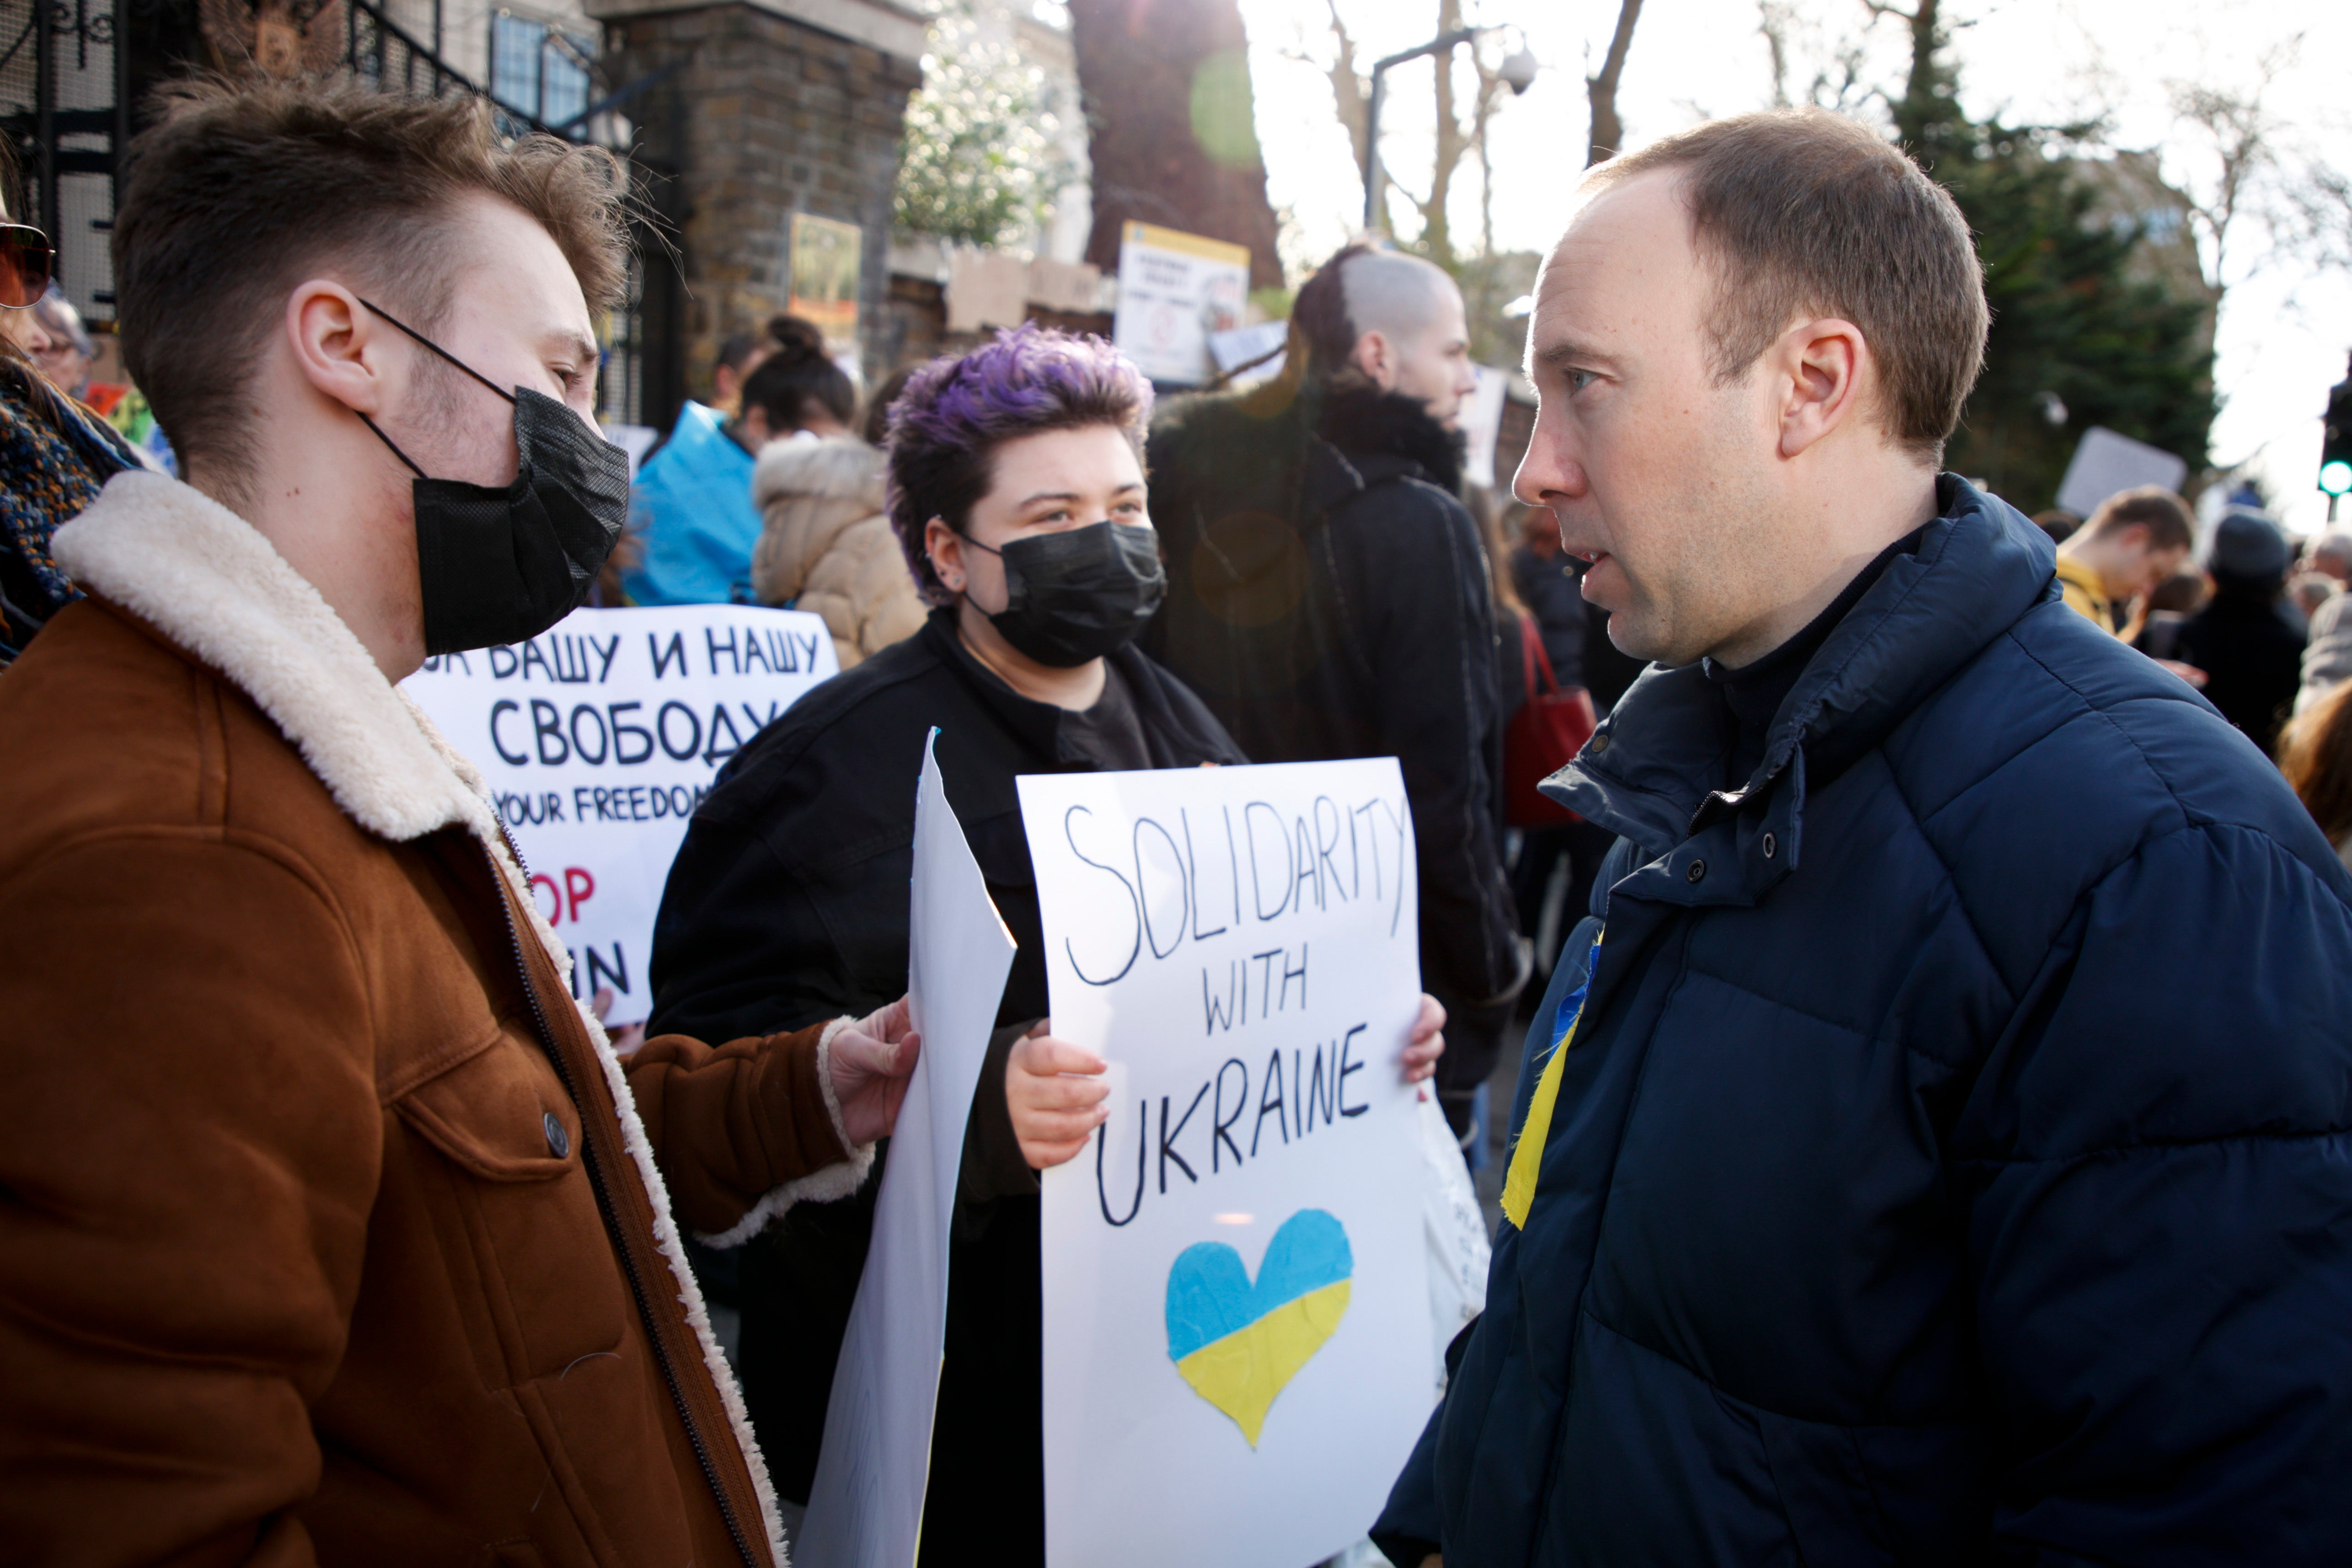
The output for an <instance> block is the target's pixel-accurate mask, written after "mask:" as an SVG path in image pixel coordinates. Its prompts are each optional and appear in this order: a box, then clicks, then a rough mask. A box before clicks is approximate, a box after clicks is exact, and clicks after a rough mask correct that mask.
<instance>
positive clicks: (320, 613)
mask: <svg viewBox="0 0 2352 1568" xmlns="http://www.w3.org/2000/svg"><path fill="white" fill-rule="evenodd" d="M50 549H51V552H52V554H53V555H54V556H55V558H56V559H57V563H58V566H59V567H61V568H62V569H64V570H65V572H66V574H67V575H68V577H70V578H72V579H73V580H74V581H76V582H77V583H79V585H80V586H81V587H83V588H85V589H87V590H89V591H91V592H93V593H97V594H99V595H100V596H101V597H103V598H105V599H108V600H110V601H113V602H114V603H116V604H119V605H121V606H122V608H124V609H125V610H128V611H130V612H131V613H133V614H135V615H137V616H139V617H140V618H141V619H142V620H144V621H145V622H148V624H150V625H152V626H153V627H154V628H155V629H156V630H157V631H158V632H162V633H163V635H164V636H166V637H168V638H170V639H171V640H172V642H173V643H176V644H177V645H178V646H179V647H181V648H183V649H184V650H185V651H186V652H188V653H193V654H194V655H195V656H196V657H197V658H199V659H201V660H203V661H204V662H205V664H209V665H211V666H212V667H213V668H214V669H215V670H218V671H219V672H220V673H221V674H224V675H226V676H227V677H228V678H229V680H231V681H232V682H234V683H235V684H236V685H237V686H239V687H240V688H242V689H243V690H244V692H245V694H246V695H247V696H249V697H251V698H252V699H253V701H254V703H255V705H256V706H258V707H259V708H260V709H261V711H262V712H264V713H266V714H268V716H269V717H270V719H271V720H272V721H273V722H274V723H275V724H276V725H277V726H278V729H279V731H280V732H281V733H283V734H284V735H285V737H286V738H287V739H288V740H289V741H290V742H292V743H293V745H294V747H295V749H296V750H297V751H299V752H300V753H301V756H302V760H303V761H304V762H306V763H308V764H309V765H310V771H311V772H313V773H315V774H317V775H318V776H319V781H320V783H322V784H324V785H325V786H326V787H327V791H328V793H329V794H331V795H332V796H333V797H334V800H335V804H336V805H338V806H340V807H341V808H342V809H343V810H344V812H345V813H346V814H348V815H349V816H350V817H351V819H352V821H355V822H357V823H359V824H360V825H361V826H362V827H363V828H365V829H367V830H368V831H370V832H373V833H375V834H376V835H378V836H379V837H382V838H385V839H390V840H392V841H394V842H395V843H404V842H406V841H409V840H411V839H420V838H423V837H424V836H425V834H427V833H430V832H434V831H438V830H439V829H442V828H446V827H449V826H452V825H453V824H460V823H462V824H463V825H464V826H465V827H467V829H469V830H471V831H472V832H473V834H474V836H475V837H476V838H478V840H480V841H481V842H482V844H483V846H484V847H485V848H487V849H488V851H489V852H490V858H491V860H492V861H493V862H496V864H497V865H498V867H499V872H500V873H501V874H503V875H504V876H505V877H506V879H507V885H508V889H509V892H510V893H511V894H513V903H514V904H515V907H516V908H517V909H519V910H520V911H521V912H522V913H523V915H524V916H525V917H526V918H527V919H528V920H529V921H530V929H531V931H532V933H533V935H534V936H537V938H538V939H539V942H540V945H541V946H542V947H543V948H544V949H545V950H546V952H547V955H548V956H549V957H550V958H551V959H552V960H553V961H554V964H555V967H556V970H557V972H558V973H559V974H560V975H562V977H564V978H565V979H566V980H567V981H568V980H569V979H570V977H571V974H572V955H571V954H570V952H569V951H567V950H566V949H565V947H564V946H563V944H562V942H560V941H558V940H557V939H556V936H555V933H554V931H553V930H552V929H551V928H550V926H549V925H548V924H547V920H546V917H545V916H544V915H541V914H540V912H539V901H538V900H537V899H535V898H533V897H532V896H531V893H530V884H529V883H527V882H525V881H524V879H523V875H522V868H521V867H520V865H518V864H516V862H515V860H514V857H513V855H512V854H511V853H509V851H508V848H507V841H506V835H505V834H504V833H502V832H500V831H499V823H498V818H497V816H496V815H495V814H494V813H493V811H492V809H491V806H490V802H489V797H488V792H487V790H486V789H484V788H483V783H482V776H481V773H480V771H479V770H478V769H477V768H475V767H474V765H473V764H472V763H470V762H468V761H467V760H466V759H465V758H463V757H461V756H460V755H458V753H457V748H456V747H452V746H451V745H450V744H449V743H448V741H447V740H446V739H444V738H443V737H442V735H441V732H440V730H439V729H437V728H436V727H435V726H434V724H433V721H432V720H431V719H429V718H427V717H425V712H424V710H423V709H421V708H419V707H418V706H416V705H415V703H413V702H411V701H410V700H409V699H408V696H407V695H406V694H404V693H403V692H402V691H400V690H399V689H398V688H397V687H395V686H394V685H393V684H392V683H391V682H390V681H387V680H385V679H384V677H383V671H382V670H381V669H379V668H377V666H376V662H375V659H374V657H373V655H371V654H370V653H368V651H367V648H366V647H365V645H364V644H362V643H361V642H360V640H359V638H358V637H357V636H356V635H355V634H353V632H352V629H351V628H350V627H349V626H347V625H345V624H344V623H343V620H342V617H341V616H340V615H338V614H336V613H335V612H334V609H333V607H332V606H331V605H330V604H328V602H327V601H326V599H325V597H324V596H322V595H321V594H320V592H319V591H318V590H317V589H316V588H314V587H312V586H311V585H310V580H309V579H307V578H305V577H303V576H302V575H301V573H299V572H298V571H296V570H294V569H293V568H292V567H291V566H289V564H287V561H286V558H285V557H283V556H281V555H279V554H278V551H277V549H276V548H275V547H274V546H272V545H271V544H270V542H269V541H268V539H266V538H262V537H261V535H260V534H259V533H257V532H256V531H255V530H254V528H253V526H252V525H251V524H249V523H247V521H246V520H245V519H244V518H242V517H238V516H237V515H236V513H234V512H232V511H230V510H229V509H228V508H227V507H223V506H222V505H220V504H219V503H218V502H216V501H215V500H213V499H212V498H211V497H207V496H205V495H204V494H203V493H202V492H200V491H197V490H195V489H194V488H192V487H190V486H186V485H184V484H181V483H180V482H179V481H178V480H176V479H168V478H165V477H164V476H162V475H160V474H145V473H127V474H118V475H116V476H114V477H113V478H112V479H110V480H108V481H107V485H106V488H105V490H104V491H103V492H101V493H100V496H99V498H98V499H97V500H96V501H94V502H93V503H91V504H90V506H89V509H87V510H86V511H84V512H83V513H82V514H81V515H80V516H79V517H76V518H74V519H73V520H72V521H71V522H69V523H68V524H66V525H65V526H64V527H63V528H59V529H58V531H57V536H56V538H54V539H53V540H51V543H50ZM580 1014H581V1021H582V1022H583V1023H584V1024H586V1025H587V1028H588V1037H589V1039H590V1040H592V1041H593V1043H594V1045H595V1048H596V1057H597V1061H598V1062H599V1063H600V1064H601V1065H602V1067H603V1068H604V1077H605V1082H606V1086H607V1087H608V1088H609V1089H610V1090H611V1092H612V1095H613V1103H614V1107H615V1108H616V1109H617V1111H618V1112H619V1117H620V1123H621V1143H622V1146H623V1147H624V1148H625V1149H626V1150H627V1152H628V1155H629V1158H630V1161H631V1163H632V1164H634V1165H635V1167H636V1171H637V1177H638V1179H639V1180H640V1181H642V1182H643V1183H644V1184H645V1186H646V1193H647V1195H648V1196H649V1197H651V1198H652V1200H653V1211H654V1240H655V1246H656V1249H657V1250H658V1251H659V1252H660V1253H661V1254H662V1257H663V1259H664V1260H665V1261H666V1262H667V1263H668V1265H669V1270H670V1277H671V1281H672V1282H673V1283H674V1284H675V1285H676V1286H677V1299H678V1301H679V1302H680V1303H681V1304H682V1305H683V1306H684V1307H685V1309H686V1318H687V1322H688V1324H689V1325H691V1326H692V1328H693V1330H694V1333H695V1338H696V1340H697V1341H698V1343H699V1344H700V1347H701V1350H702V1360H703V1364H704V1366H705V1367H707V1368H708V1369H709V1373H710V1377H711V1381H712V1382H713V1383H715V1384H716V1385H718V1388H719V1401H720V1403H721V1404H722V1405H723V1406H725V1408H726V1411H727V1418H728V1422H729V1424H730V1426H731V1427H733V1428H734V1431H735V1440H736V1442H737V1444H738V1445H739V1446H740V1448H741V1449H742V1452H743V1458H744V1461H745V1463H746V1464H747V1465H748V1466H749V1467H750V1468H751V1486H752V1490H753V1491H754V1492H755V1493H757V1494H758V1497H759V1500H760V1513H761V1522H762V1523H763V1524H765V1526H766V1527H767V1536H768V1543H769V1548H770V1550H771V1551H772V1552H773V1554H774V1557H775V1561H776V1563H777V1564H778V1568H788V1565H787V1564H786V1559H785V1552H784V1537H783V1526H782V1519H781V1517H780V1515H779V1513H778V1511H777V1507H776V1493H775V1488H774V1487H773V1486H772V1484H771V1483H770V1481H769V1479H768V1467H767V1463H766V1460H765V1459H764V1458H762V1457H761V1452H760V1445H759V1443H758V1442H757V1441H756V1440H755V1439H754V1438H753V1437H752V1435H751V1418H750V1416H748V1415H747V1414H746V1412H745V1410H744V1407H743V1396H742V1392H741V1390H740V1388H738V1387H737V1385H736V1382H735V1375H734V1373H733V1371H732V1370H731V1369H730V1367H729V1366H728V1364H727V1361H726V1358H725V1357H724V1356H723V1355H721V1354H719V1341H718V1338H717V1336H716V1335H715V1334H714V1333H712V1332H711V1326H710V1317H709V1313H708V1312H706V1311H705V1310H704V1306H703V1301H702V1290H701V1287H700V1285H698V1283H697V1282H696V1281H695V1278H694V1273H693V1270H691V1269H689V1268H688V1266H687V1262H686V1249H685V1247H684V1246H683V1245H682V1243H681V1239H680V1238H679V1236H678V1232H677V1221H676V1220H675V1219H673V1218H671V1215H670V1206H669V1191H668V1188H667V1186H665V1185H664V1183H663V1181H662V1177H661V1171H660V1170H659V1168H658V1167H656V1165H655V1164H654V1156H653V1145H652V1144H651V1143H650V1142H649V1141H648V1140H647V1138H646V1129H645V1124H644V1122H643V1121H642V1120H640V1119H639V1117H638V1115H637V1106H636V1102H635V1099H634V1098H632V1097H631V1095H630V1093H629V1085H628V1081H627V1079H626V1077H625V1074H624V1073H623V1072H622V1071H621V1062H620V1059H619V1058H618V1057H617V1056H615V1055H614V1053H613V1045H612V1041H611V1040H608V1039H607V1038H606V1037H605V1034H604V1025H603V1024H601V1023H599V1022H597V1021H596V1019H595V1018H594V1016H593V1014H591V1013H590V1012H589V1011H588V1010H587V1009H586V1008H584V1007H583V1008H582V1009H580ZM829 1038H830V1037H828V1040H829ZM827 1088H828V1091H829V1090H830V1083H829V1082H828V1084H827ZM827 1101H828V1108H829V1109H833V1113H834V1124H835V1128H836V1129H837V1128H838V1127H839V1126H840V1113H839V1111H838V1109H837V1108H833V1107H831V1104H830V1101H831V1095H830V1092H828V1094H827ZM844 1141H845V1142H846V1139H845V1140H844ZM860 1154H861V1155H862V1156H863V1157H862V1159H860V1160H852V1161H850V1162H849V1163H848V1164H847V1165H845V1166H835V1167H832V1168H830V1169H828V1170H826V1171H822V1172H818V1173H816V1175H814V1176H809V1177H806V1178H804V1181H805V1182H806V1183H808V1184H812V1186H811V1187H810V1190H808V1191H801V1190H799V1188H800V1187H801V1186H802V1184H798V1183H796V1184H793V1189H792V1190H790V1191H786V1190H784V1189H780V1190H779V1192H778V1193H777V1194H774V1195H771V1196H772V1198H773V1199H774V1200H775V1201H774V1203H773V1204H772V1208H771V1210H769V1211H763V1213H762V1217H761V1218H762V1222H763V1223H764V1221H765V1219H766V1218H767V1217H768V1214H769V1213H770V1212H772V1210H773V1209H775V1208H781V1207H783V1206H784V1205H786V1204H788V1203H789V1202H790V1201H791V1200H792V1198H793V1197H809V1196H824V1197H835V1196H839V1195H838V1193H836V1192H835V1190H834V1189H835V1188H836V1187H838V1186H841V1185H842V1183H844V1182H845V1181H846V1182H847V1183H848V1186H849V1188H850V1189H851V1190H855V1187H856V1176H863V1175H864V1174H865V1170H866V1166H868V1165H870V1164H871V1163H872V1162H873V1157H874V1155H873V1150H872V1149H871V1148H870V1147H869V1148H866V1149H865V1150H862V1151H860ZM852 1167H854V1168H855V1176H852V1175H850V1174H849V1172H850V1171H851V1169H852Z"/></svg>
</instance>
